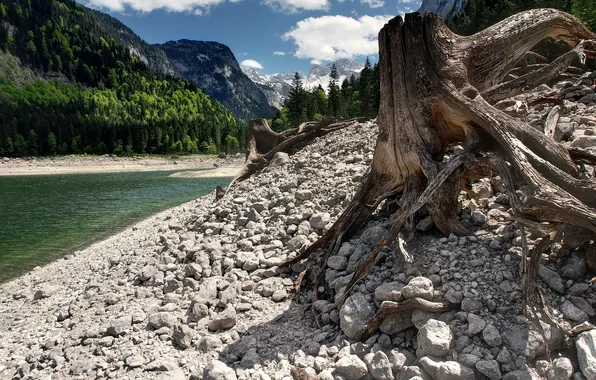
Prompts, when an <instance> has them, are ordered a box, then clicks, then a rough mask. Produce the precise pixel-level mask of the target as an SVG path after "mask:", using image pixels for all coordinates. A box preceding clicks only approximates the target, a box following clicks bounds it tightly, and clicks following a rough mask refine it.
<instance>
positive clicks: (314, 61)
mask: <svg viewBox="0 0 596 380" xmlns="http://www.w3.org/2000/svg"><path fill="white" fill-rule="evenodd" d="M310 63H311V65H320V64H321V63H323V61H321V60H320V59H312V60H311V61H310Z"/></svg>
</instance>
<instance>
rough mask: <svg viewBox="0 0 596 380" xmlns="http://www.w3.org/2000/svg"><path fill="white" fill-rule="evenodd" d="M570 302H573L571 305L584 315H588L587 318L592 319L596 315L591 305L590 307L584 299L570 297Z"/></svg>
mask: <svg viewBox="0 0 596 380" xmlns="http://www.w3.org/2000/svg"><path fill="white" fill-rule="evenodd" d="M570 300H571V302H573V304H574V305H575V306H577V307H579V308H580V309H582V310H583V311H584V312H585V313H586V314H588V316H590V317H593V316H594V315H596V313H595V312H594V308H593V307H592V305H590V303H589V302H588V301H586V300H585V299H584V298H582V297H574V296H571V297H570Z"/></svg>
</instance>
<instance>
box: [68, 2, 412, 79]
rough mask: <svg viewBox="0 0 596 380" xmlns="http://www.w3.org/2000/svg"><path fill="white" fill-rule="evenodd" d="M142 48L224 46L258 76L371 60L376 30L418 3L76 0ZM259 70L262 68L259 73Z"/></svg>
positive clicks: (306, 70)
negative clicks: (174, 43)
mask: <svg viewBox="0 0 596 380" xmlns="http://www.w3.org/2000/svg"><path fill="white" fill-rule="evenodd" d="M79 1H81V3H82V4H84V5H87V6H90V7H92V8H95V9H98V10H101V11H104V12H106V13H109V14H110V15H112V16H114V17H116V18H118V19H119V20H120V21H122V22H123V23H124V24H126V25H127V26H129V27H130V28H131V29H132V30H133V31H135V33H137V34H138V35H139V36H141V38H143V39H145V40H146V41H147V42H149V43H162V42H166V41H169V40H178V39H182V38H187V39H192V40H205V41H217V42H221V43H223V44H226V45H228V46H229V47H230V48H231V49H232V51H233V52H234V54H235V55H236V58H237V59H238V61H239V62H245V64H247V65H251V66H254V67H255V68H258V69H259V70H260V71H261V72H263V73H265V74H271V73H275V72H280V71H287V72H291V71H294V70H301V71H303V72H308V69H309V67H310V65H311V64H312V63H318V62H322V63H324V62H328V61H330V60H335V59H339V58H351V59H354V60H356V61H358V62H363V61H364V60H365V59H366V56H371V58H372V59H371V60H372V61H375V60H376V57H374V55H375V52H376V51H377V41H376V38H377V33H378V30H380V28H381V27H382V26H383V25H384V23H385V22H386V21H387V20H389V19H390V18H392V17H394V16H396V15H398V14H400V13H401V14H403V13H405V12H410V11H415V10H416V9H418V7H419V5H420V0H343V1H338V0H262V1H256V0H231V1H230V0H79ZM259 67H262V68H259Z"/></svg>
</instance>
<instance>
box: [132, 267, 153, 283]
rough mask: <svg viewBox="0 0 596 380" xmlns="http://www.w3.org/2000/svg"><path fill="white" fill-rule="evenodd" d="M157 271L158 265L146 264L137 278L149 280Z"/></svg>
mask: <svg viewBox="0 0 596 380" xmlns="http://www.w3.org/2000/svg"><path fill="white" fill-rule="evenodd" d="M157 272H158V270H157V267H155V265H145V266H144V267H143V268H142V269H141V271H140V272H139V274H138V275H137V278H138V279H139V280H141V281H147V280H149V279H150V278H151V277H153V276H154V275H155V274H156V273H157Z"/></svg>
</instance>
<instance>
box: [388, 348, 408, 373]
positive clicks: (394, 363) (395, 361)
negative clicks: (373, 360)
mask: <svg viewBox="0 0 596 380" xmlns="http://www.w3.org/2000/svg"><path fill="white" fill-rule="evenodd" d="M387 358H388V359H389V363H391V370H392V371H393V373H398V372H399V371H400V370H401V369H402V367H403V366H404V364H405V363H406V360H407V358H406V356H405V355H404V354H402V353H401V352H399V351H398V350H396V349H393V350H391V351H389V352H388V353H387Z"/></svg>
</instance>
